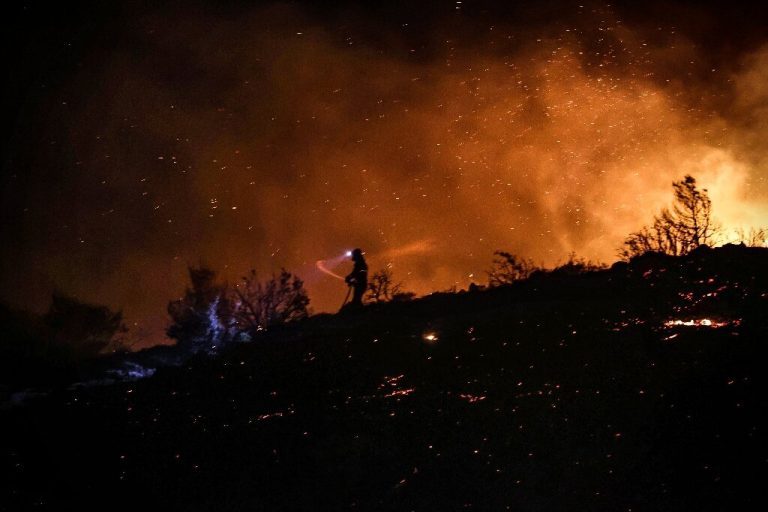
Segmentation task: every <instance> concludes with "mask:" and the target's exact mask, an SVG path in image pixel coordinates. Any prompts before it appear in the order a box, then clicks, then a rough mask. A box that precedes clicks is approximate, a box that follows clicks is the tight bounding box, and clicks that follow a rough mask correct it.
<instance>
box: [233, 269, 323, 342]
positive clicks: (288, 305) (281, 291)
mask: <svg viewBox="0 0 768 512" xmlns="http://www.w3.org/2000/svg"><path fill="white" fill-rule="evenodd" d="M234 292H235V296H236V297H235V298H234V299H233V306H234V318H235V320H236V322H237V325H238V327H239V328H240V329H241V330H244V331H248V332H251V333H253V332H256V331H261V330H264V329H267V328H268V327H271V326H274V325H277V324H283V323H286V322H291V321H293V320H300V319H302V318H306V317H307V316H308V315H309V311H308V309H307V306H308V305H309V296H307V292H306V290H305V289H304V282H303V281H302V280H301V279H299V278H298V277H296V276H294V275H293V274H291V273H290V272H288V271H287V270H285V269H281V270H280V274H279V275H275V274H272V277H271V278H270V279H268V280H267V281H265V282H261V281H259V280H258V277H257V275H256V271H255V270H251V272H250V273H249V274H248V275H247V276H245V277H243V279H242V285H241V287H238V288H235V289H234Z"/></svg>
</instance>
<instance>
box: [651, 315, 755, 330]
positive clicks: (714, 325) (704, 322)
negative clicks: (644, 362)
mask: <svg viewBox="0 0 768 512" xmlns="http://www.w3.org/2000/svg"><path fill="white" fill-rule="evenodd" d="M740 323H741V320H739V319H735V320H730V321H728V320H724V321H718V320H712V319H709V318H697V319H690V320H679V319H678V320H667V321H666V322H664V327H666V328H671V327H709V328H711V329H718V328H720V327H727V326H729V325H733V326H735V325H739V324H740Z"/></svg>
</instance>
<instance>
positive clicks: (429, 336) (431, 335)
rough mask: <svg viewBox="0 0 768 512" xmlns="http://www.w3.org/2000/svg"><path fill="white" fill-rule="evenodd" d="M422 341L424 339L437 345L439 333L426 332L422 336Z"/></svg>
mask: <svg viewBox="0 0 768 512" xmlns="http://www.w3.org/2000/svg"><path fill="white" fill-rule="evenodd" d="M421 339H423V340H424V341H426V342H427V343H437V340H438V339H439V338H438V337H437V333H434V332H425V333H424V334H422V336H421Z"/></svg>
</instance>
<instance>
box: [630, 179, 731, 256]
mask: <svg viewBox="0 0 768 512" xmlns="http://www.w3.org/2000/svg"><path fill="white" fill-rule="evenodd" d="M672 188H673V189H674V202H673V204H672V208H671V209H669V208H664V209H663V210H662V211H661V213H659V215H657V216H655V217H654V220H653V224H652V225H651V226H645V227H643V228H642V229H640V231H636V232H634V233H631V234H630V235H629V236H628V237H627V238H626V240H624V248H623V250H622V251H621V255H622V256H623V257H624V258H626V259H629V258H631V257H633V256H637V255H640V254H644V253H646V252H661V253H665V254H669V255H672V256H679V255H683V254H688V253H689V252H691V251H692V250H693V249H695V248H696V247H698V246H700V245H709V244H711V243H713V242H714V237H715V235H716V233H717V226H716V225H715V223H714V222H713V220H712V201H711V200H710V199H709V195H708V194H707V189H703V190H699V189H698V188H697V187H696V180H695V179H694V178H693V177H692V176H690V175H686V176H685V178H684V179H682V180H681V181H676V182H674V183H672Z"/></svg>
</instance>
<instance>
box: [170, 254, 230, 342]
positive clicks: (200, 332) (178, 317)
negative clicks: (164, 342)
mask: <svg viewBox="0 0 768 512" xmlns="http://www.w3.org/2000/svg"><path fill="white" fill-rule="evenodd" d="M189 279H190V281H191V287H189V288H187V290H186V292H185V293H184V297H182V298H181V299H178V300H174V301H171V302H170V303H168V314H169V315H170V316H171V320H172V323H171V325H170V326H169V327H168V329H167V330H166V333H167V335H168V337H169V338H172V339H175V340H176V341H177V344H178V345H179V346H181V347H183V348H187V349H190V350H192V351H197V350H201V349H202V350H212V349H215V348H217V347H219V346H220V345H221V344H222V343H225V342H226V341H229V340H230V339H231V338H232V336H233V335H234V321H233V314H232V304H231V301H230V299H229V296H228V294H227V287H226V285H224V284H220V283H218V282H217V281H216V272H215V271H213V270H212V269H210V268H208V267H206V266H200V267H198V268H194V267H189Z"/></svg>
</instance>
